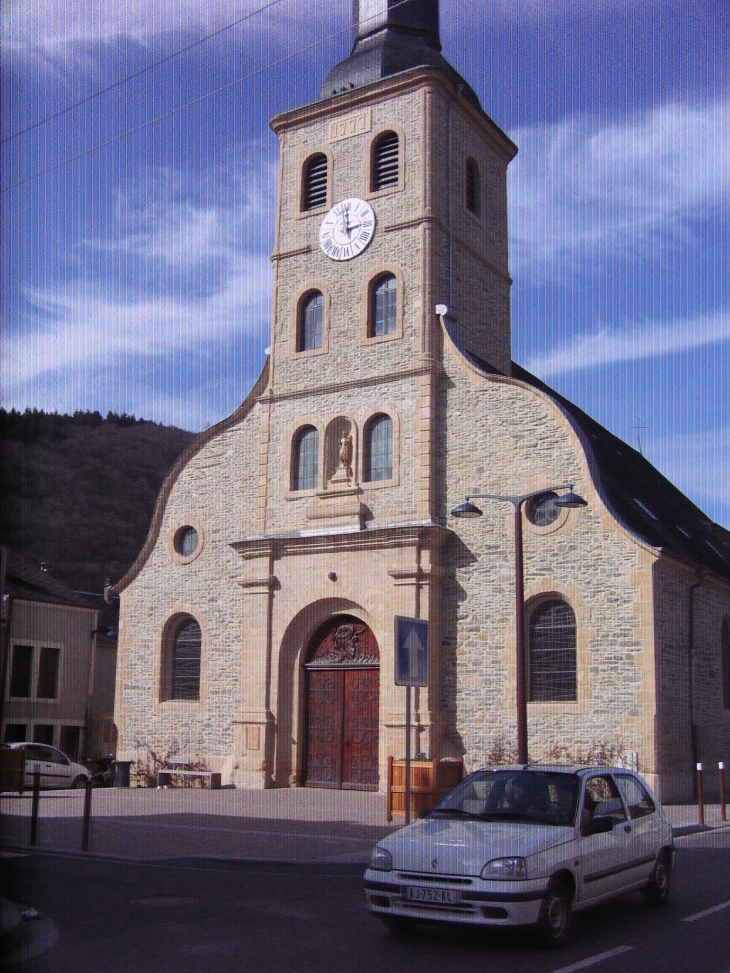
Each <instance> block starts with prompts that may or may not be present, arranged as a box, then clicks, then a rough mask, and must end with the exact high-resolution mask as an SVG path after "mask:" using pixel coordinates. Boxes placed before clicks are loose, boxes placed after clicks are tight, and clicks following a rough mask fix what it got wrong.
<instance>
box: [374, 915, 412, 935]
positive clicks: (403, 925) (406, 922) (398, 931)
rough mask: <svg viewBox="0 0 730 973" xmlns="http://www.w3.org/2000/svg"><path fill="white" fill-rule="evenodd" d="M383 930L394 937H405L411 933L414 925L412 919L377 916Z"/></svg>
mask: <svg viewBox="0 0 730 973" xmlns="http://www.w3.org/2000/svg"><path fill="white" fill-rule="evenodd" d="M378 919H380V921H381V922H382V923H383V925H384V926H385V928H386V929H387V930H388V932H389V933H391V934H392V935H394V936H407V935H408V934H409V933H411V932H413V930H414V929H415V927H416V923H415V922H414V921H413V919H406V918H404V917H403V916H380V915H379V916H378Z"/></svg>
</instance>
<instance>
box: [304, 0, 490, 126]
mask: <svg viewBox="0 0 730 973" xmlns="http://www.w3.org/2000/svg"><path fill="white" fill-rule="evenodd" d="M438 20H439V13H438V0H410V2H406V3H402V2H400V3H398V4H395V5H392V6H391V4H390V3H389V4H388V5H387V8H385V7H383V8H381V7H380V4H371V3H364V2H363V0H360V3H359V4H355V5H354V23H353V45H352V50H351V51H350V54H349V57H346V58H345V59H344V60H343V61H340V62H339V64H336V65H335V66H334V67H333V68H332V69H331V70H330V71H329V73H328V74H327V77H326V78H325V79H324V82H323V84H322V88H321V91H320V94H319V97H320V99H322V100H323V99H325V98H331V97H332V96H333V95H339V94H342V93H343V92H346V91H352V90H353V89H355V88H364V87H365V86H366V85H369V84H374V83H375V82H377V81H381V80H382V79H383V78H388V77H391V76H392V75H395V74H400V73H401V72H403V71H409V70H411V69H412V68H421V67H433V68H437V69H438V70H439V71H441V72H442V74H445V75H446V77H447V78H449V79H450V80H451V81H452V82H453V83H454V84H455V85H456V86H457V87H458V88H459V90H460V91H461V93H462V94H463V95H464V97H465V98H467V100H468V101H470V102H471V104H472V105H474V107H475V108H478V109H479V110H480V111H481V105H480V103H479V98H478V97H477V95H476V93H475V92H474V90H473V89H472V88H471V87H470V86H469V85H468V84H467V82H466V81H465V80H464V79H463V78H462V77H461V75H460V74H459V73H458V72H457V71H455V70H454V68H452V66H451V65H450V64H449V62H448V61H447V60H446V58H445V57H444V56H443V54H441V43H440V41H439V28H438ZM371 25H375V29H372V27H371Z"/></svg>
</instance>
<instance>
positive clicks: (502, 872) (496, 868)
mask: <svg viewBox="0 0 730 973" xmlns="http://www.w3.org/2000/svg"><path fill="white" fill-rule="evenodd" d="M481 878H488V879H492V880H495V879H496V880H497V881H499V880H500V879H501V880H503V881H506V882H514V881H515V880H517V879H524V878H527V863H526V862H525V859H524V858H493V859H492V860H491V861H490V862H487V864H486V865H485V866H484V868H483V869H482V874H481Z"/></svg>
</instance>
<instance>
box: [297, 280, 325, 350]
mask: <svg viewBox="0 0 730 973" xmlns="http://www.w3.org/2000/svg"><path fill="white" fill-rule="evenodd" d="M323 317H324V298H323V297H322V295H321V293H320V292H319V291H311V292H310V293H309V294H307V295H305V297H304V299H303V300H302V303H301V305H300V308H299V336H298V341H297V351H313V350H314V349H315V348H321V347H322V319H323Z"/></svg>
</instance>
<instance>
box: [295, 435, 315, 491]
mask: <svg viewBox="0 0 730 973" xmlns="http://www.w3.org/2000/svg"><path fill="white" fill-rule="evenodd" d="M318 468H319V433H318V432H317V430H316V429H315V428H314V426H305V427H304V428H303V429H300V430H299V433H298V434H297V438H296V440H295V443H294V463H293V475H292V490H314V488H315V487H316V486H317V473H318Z"/></svg>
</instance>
